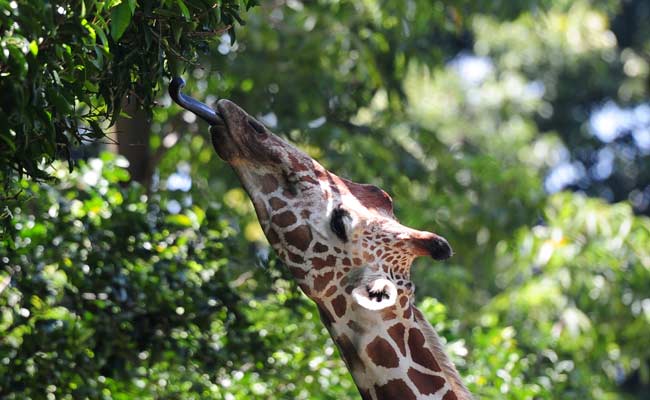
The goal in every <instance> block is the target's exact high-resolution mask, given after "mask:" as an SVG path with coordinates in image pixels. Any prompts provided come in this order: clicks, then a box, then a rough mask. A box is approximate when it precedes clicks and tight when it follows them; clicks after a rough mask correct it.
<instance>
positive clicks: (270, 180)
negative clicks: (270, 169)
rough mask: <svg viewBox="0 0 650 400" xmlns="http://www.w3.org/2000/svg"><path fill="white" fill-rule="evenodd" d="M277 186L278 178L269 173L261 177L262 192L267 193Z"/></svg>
mask: <svg viewBox="0 0 650 400" xmlns="http://www.w3.org/2000/svg"><path fill="white" fill-rule="evenodd" d="M277 187H278V180H277V179H275V177H274V176H273V175H271V174H266V175H264V176H263V177H262V187H261V188H260V189H261V190H262V193H264V194H269V193H271V192H272V191H274V190H275V189H276V188H277Z"/></svg>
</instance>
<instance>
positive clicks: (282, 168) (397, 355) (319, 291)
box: [170, 80, 472, 400]
mask: <svg viewBox="0 0 650 400" xmlns="http://www.w3.org/2000/svg"><path fill="white" fill-rule="evenodd" d="M183 85H184V82H183V81H182V80H175V81H173V82H172V85H171V86H170V94H172V97H173V98H174V100H176V101H177V102H178V103H179V104H181V105H182V106H184V107H186V108H188V109H190V110H191V111H194V112H195V113H197V115H199V116H201V117H202V118H204V119H206V120H208V122H210V123H211V125H212V126H211V128H210V133H211V136H212V142H213V146H214V148H215V151H216V153H217V154H218V155H219V157H220V158H222V159H223V160H224V161H226V162H227V163H228V164H230V166H231V167H232V168H233V169H234V171H235V173H236V174H237V175H238V177H239V179H240V181H241V183H242V185H243V187H244V189H245V190H246V192H247V193H248V195H249V196H250V198H251V200H252V202H253V205H254V208H255V211H256V214H257V217H258V219H259V222H260V224H261V226H262V229H263V231H264V233H265V235H266V237H267V239H268V241H269V243H270V245H271V246H272V248H273V249H274V250H275V251H276V252H277V254H278V256H279V257H280V259H281V260H282V261H283V262H284V263H285V264H286V266H287V267H288V268H289V270H290V272H291V274H292V275H293V277H294V278H295V280H296V281H297V283H298V286H299V287H300V288H301V289H302V291H303V292H304V293H305V294H306V295H307V296H308V297H309V298H310V299H311V300H313V301H314V302H315V303H316V305H317V307H318V310H319V313H320V317H321V320H322V322H323V324H324V325H325V327H326V328H327V330H328V331H329V333H330V335H331V337H332V339H333V340H334V342H335V343H336V345H337V347H338V349H339V351H340V354H341V356H342V358H343V360H344V362H345V364H346V366H347V368H348V370H349V371H350V373H351V375H352V377H353V380H354V382H355V384H356V386H357V388H358V389H359V393H360V394H361V398H362V399H364V400H365V399H399V400H402V399H404V400H406V399H443V400H451V399H471V398H472V396H471V394H470V392H469V391H468V390H467V389H466V387H465V386H464V385H463V383H462V381H461V379H460V376H459V374H458V372H457V371H456V368H455V367H454V365H453V364H452V363H451V361H450V360H449V358H448V357H447V355H446V354H445V352H444V350H443V344H442V342H441V340H440V338H439V337H438V335H437V334H436V332H435V330H434V329H433V327H432V326H431V325H430V324H429V322H427V320H426V319H425V318H424V316H423V315H422V313H421V312H420V311H419V310H418V309H417V308H416V306H415V304H414V291H415V287H414V285H413V283H412V282H411V280H410V277H409V276H410V268H411V264H412V262H413V260H414V259H415V258H416V257H418V256H431V257H433V258H434V259H436V260H444V259H446V258H449V257H450V256H451V255H452V250H451V247H450V246H449V244H448V243H447V241H446V240H445V239H444V238H442V237H441V236H438V235H437V234H435V233H430V232H424V231H419V230H415V229H412V228H409V227H406V226H404V225H401V224H400V223H399V222H398V221H397V218H396V217H395V215H394V214H393V202H392V199H391V197H390V196H389V195H388V194H387V193H386V192H385V191H383V190H382V189H380V188H378V187H376V186H373V185H368V184H359V183H354V182H352V181H349V180H347V179H344V178H341V177H339V176H337V175H335V174H334V173H332V172H330V171H328V170H327V169H325V168H324V167H323V166H321V165H320V164H319V163H318V162H316V161H315V160H313V159H312V158H311V157H309V156H308V155H307V154H305V153H304V152H302V151H300V150H299V149H297V148H296V147H294V146H292V145H290V144H289V143H287V142H285V141H284V140H282V139H281V138H280V137H278V136H276V135H275V134H273V133H272V132H271V131H269V129H267V128H266V127H265V126H264V125H263V124H262V123H260V122H259V121H257V120H256V119H255V118H253V117H252V116H250V115H249V114H248V113H247V112H246V111H244V110H243V109H241V108H240V107H239V106H237V105H236V104H235V103H233V102H231V101H229V100H227V99H221V100H219V101H218V102H217V104H216V112H215V111H213V110H212V109H210V108H209V107H207V106H206V105H204V104H202V103H199V102H198V101H196V100H194V99H192V98H191V97H188V96H185V95H182V94H181V93H180V89H181V88H182V87H183Z"/></svg>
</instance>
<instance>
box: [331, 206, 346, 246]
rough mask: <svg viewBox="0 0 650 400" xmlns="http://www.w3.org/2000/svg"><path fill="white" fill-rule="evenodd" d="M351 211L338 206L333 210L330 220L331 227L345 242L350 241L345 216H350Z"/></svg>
mask: <svg viewBox="0 0 650 400" xmlns="http://www.w3.org/2000/svg"><path fill="white" fill-rule="evenodd" d="M349 216H350V213H348V212H347V211H345V210H344V209H342V208H336V209H335V210H334V211H332V219H331V220H330V228H331V229H332V232H334V234H335V235H336V236H337V237H338V238H339V239H341V240H342V241H343V242H347V241H348V234H347V232H346V231H345V222H344V221H343V218H345V217H349Z"/></svg>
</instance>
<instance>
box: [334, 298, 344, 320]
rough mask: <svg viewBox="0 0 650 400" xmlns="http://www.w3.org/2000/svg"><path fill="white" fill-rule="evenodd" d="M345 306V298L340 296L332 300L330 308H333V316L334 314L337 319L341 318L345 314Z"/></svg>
mask: <svg viewBox="0 0 650 400" xmlns="http://www.w3.org/2000/svg"><path fill="white" fill-rule="evenodd" d="M346 306H347V302H346V301H345V296H343V295H342V294H340V295H338V296H336V298H334V300H332V307H333V308H334V314H336V316H337V317H339V318H341V317H342V316H343V315H344V314H345V308H346Z"/></svg>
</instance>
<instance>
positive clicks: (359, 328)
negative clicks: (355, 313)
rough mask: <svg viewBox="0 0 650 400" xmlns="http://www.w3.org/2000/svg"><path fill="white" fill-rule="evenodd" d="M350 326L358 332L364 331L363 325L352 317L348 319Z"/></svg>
mask: <svg viewBox="0 0 650 400" xmlns="http://www.w3.org/2000/svg"><path fill="white" fill-rule="evenodd" d="M348 328H350V329H352V330H353V331H354V332H356V333H363V327H362V326H361V325H359V324H358V323H357V322H356V321H354V320H352V319H351V320H349V321H348Z"/></svg>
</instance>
